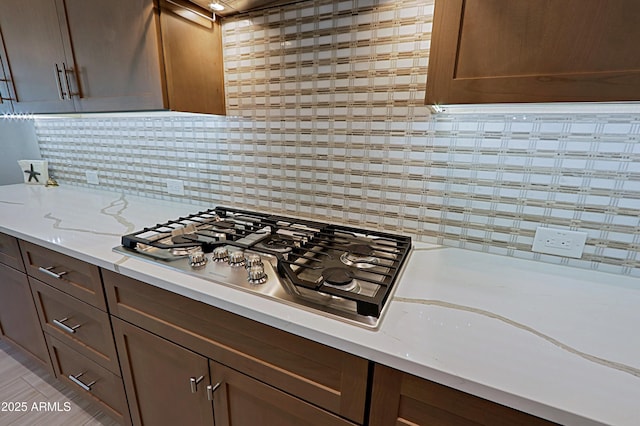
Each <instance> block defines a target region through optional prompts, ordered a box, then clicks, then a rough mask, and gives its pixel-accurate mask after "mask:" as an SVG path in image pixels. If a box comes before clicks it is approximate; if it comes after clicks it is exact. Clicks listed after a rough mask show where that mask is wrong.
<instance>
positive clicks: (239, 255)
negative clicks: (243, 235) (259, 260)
mask: <svg viewBox="0 0 640 426" xmlns="http://www.w3.org/2000/svg"><path fill="white" fill-rule="evenodd" d="M229 265H231V266H244V253H243V252H242V251H241V250H238V251H232V252H231V253H229Z"/></svg>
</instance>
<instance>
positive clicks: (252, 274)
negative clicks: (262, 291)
mask: <svg viewBox="0 0 640 426" xmlns="http://www.w3.org/2000/svg"><path fill="white" fill-rule="evenodd" d="M248 273H249V277H248V281H249V283H250V284H264V283H266V282H267V273H266V272H265V271H264V265H254V266H252V267H251V268H249V269H248Z"/></svg>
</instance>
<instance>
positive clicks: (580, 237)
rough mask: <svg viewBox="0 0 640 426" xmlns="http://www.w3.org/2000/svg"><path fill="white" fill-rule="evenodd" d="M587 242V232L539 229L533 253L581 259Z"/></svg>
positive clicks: (534, 239)
mask: <svg viewBox="0 0 640 426" xmlns="http://www.w3.org/2000/svg"><path fill="white" fill-rule="evenodd" d="M586 242H587V233H586V232H579V231H565V230H563V229H551V228H542V227H538V228H537V229H536V235H535V237H534V238H533V247H531V251H536V252H539V253H547V254H555V255H557V256H564V257H573V258H576V259H580V258H581V257H582V252H583V250H584V245H585V243H586Z"/></svg>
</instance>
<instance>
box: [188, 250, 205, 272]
mask: <svg viewBox="0 0 640 426" xmlns="http://www.w3.org/2000/svg"><path fill="white" fill-rule="evenodd" d="M206 263H207V258H206V256H205V255H204V253H203V252H201V251H195V252H193V253H189V264H190V265H191V267H192V268H200V267H202V266H204V265H206Z"/></svg>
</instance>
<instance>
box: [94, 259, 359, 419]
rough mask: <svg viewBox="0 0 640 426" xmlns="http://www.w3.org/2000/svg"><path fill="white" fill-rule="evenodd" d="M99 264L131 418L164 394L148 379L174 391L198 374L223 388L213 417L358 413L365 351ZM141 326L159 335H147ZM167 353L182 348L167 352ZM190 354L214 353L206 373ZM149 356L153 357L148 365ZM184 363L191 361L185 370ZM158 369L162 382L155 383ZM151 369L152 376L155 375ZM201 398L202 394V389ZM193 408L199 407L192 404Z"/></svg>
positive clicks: (144, 414)
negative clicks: (264, 321) (214, 304)
mask: <svg viewBox="0 0 640 426" xmlns="http://www.w3.org/2000/svg"><path fill="white" fill-rule="evenodd" d="M102 272H103V279H104V285H105V292H106V294H107V300H108V302H109V310H110V312H111V314H112V316H113V317H114V318H113V319H112V322H113V324H114V327H115V334H116V343H117V347H118V356H119V358H120V363H121V366H122V368H123V375H124V380H125V385H126V387H127V396H128V399H129V401H130V403H132V401H133V404H137V407H132V413H134V414H133V418H134V423H136V424H153V423H148V422H147V421H146V420H145V419H146V418H154V417H153V416H154V415H155V414H154V413H152V412H147V411H152V410H153V409H152V408H150V407H155V405H156V404H154V403H152V402H147V403H141V402H140V401H146V400H147V398H148V399H149V401H155V400H156V398H159V397H161V395H163V394H161V395H158V394H157V392H159V391H158V390H157V389H154V386H153V385H154V384H155V387H159V388H163V389H171V392H172V395H173V393H174V392H175V393H177V394H178V393H179V394H180V395H182V393H183V392H185V391H186V392H187V393H190V390H189V389H188V388H187V389H185V386H186V385H185V383H187V384H188V382H189V380H190V378H192V377H193V378H195V379H196V380H197V379H198V378H199V377H200V376H203V377H204V379H203V381H202V383H203V384H204V386H200V384H198V387H197V392H200V391H201V390H202V389H205V388H206V386H208V385H209V384H210V382H211V383H220V388H219V389H217V390H216V391H215V392H214V395H224V397H221V396H215V398H216V399H215V401H214V402H215V403H214V406H213V411H214V412H215V418H216V425H218V424H219V423H221V424H233V425H244V424H250V425H252V424H255V423H252V422H251V421H250V420H249V419H255V417H252V416H251V415H249V413H245V412H240V411H239V410H241V407H243V406H245V405H244V404H247V405H246V406H252V407H254V408H255V409H256V410H258V412H260V413H262V414H261V415H263V416H264V417H265V418H271V419H274V421H275V420H277V422H276V423H273V424H280V423H278V422H279V421H283V422H284V424H292V425H293V424H300V423H299V422H300V421H301V419H304V420H305V421H306V422H307V424H318V425H324V424H352V423H350V422H353V423H358V424H362V423H363V422H364V417H365V416H364V415H365V404H366V395H367V380H368V374H369V371H368V369H369V362H368V361H367V360H365V359H362V358H359V357H356V356H354V355H351V354H348V353H345V352H342V351H339V350H337V349H334V348H330V347H327V346H324V345H321V344H319V343H316V342H313V341H310V340H306V339H303V338H301V337H298V336H294V335H292V334H289V333H286V332H283V331H281V330H277V329H275V328H272V327H269V326H266V325H263V324H260V323H257V322H255V321H251V320H249V319H246V318H243V317H240V316H238V315H235V314H232V313H229V312H225V311H223V310H220V309H217V308H214V307H212V306H210V305H206V304H204V303H200V302H197V301H194V300H192V299H188V298H186V297H183V296H180V295H177V294H175V293H171V292H169V291H166V290H163V289H160V288H157V287H154V286H150V285H148V284H145V283H142V282H140V281H136V280H133V279H131V278H128V277H124V276H122V275H119V274H116V273H114V272H110V271H106V270H103V271H102ZM115 317H117V318H115ZM118 319H122V320H124V321H126V322H127V323H131V324H133V325H134V326H135V328H134V329H132V328H131V327H128V326H126V324H125V325H123V324H122V322H121V321H118ZM137 327H140V329H137ZM136 329H137V331H135V330H136ZM143 330H144V331H143ZM148 333H153V334H154V335H157V336H162V339H160V340H154V339H151V337H149V336H147V335H148ZM164 339H168V341H165V340H164ZM169 341H170V342H169ZM154 342H155V343H154ZM174 347H175V351H174V350H172V349H171V348H174ZM177 348H181V349H182V348H187V349H183V351H180V350H178V349H177ZM184 351H186V352H184ZM173 352H180V353H182V355H181V356H178V355H175V356H174V355H171V356H170V355H168V354H169V353H173ZM177 360H180V361H177ZM183 360H184V361H183ZM198 360H200V361H202V360H204V361H206V360H213V361H214V363H213V364H212V367H211V376H210V377H211V380H210V381H209V376H208V375H207V374H208V368H207V367H206V365H207V364H206V362H205V364H202V363H201V362H200V361H198ZM152 363H158V365H157V366H156V367H155V368H151V367H150V365H151V364H152ZM160 365H161V366H162V367H160ZM184 366H189V368H188V369H186V370H184V371H183V367H184ZM223 367H224V368H223ZM138 368H140V369H141V371H142V372H141V373H140V372H137V371H136V370H137V369H138ZM168 370H171V371H168ZM165 373H166V376H167V382H159V381H161V380H163V378H162V376H163V375H164V374H165ZM205 373H206V374H205ZM138 374H142V375H143V377H146V378H148V380H147V379H143V378H141V377H139V376H137V375H138ZM154 374H155V375H159V376H160V377H157V378H156V379H153V377H152V376H153V375H154ZM154 380H155V381H154ZM141 381H142V382H144V383H145V385H144V386H143V387H140V385H139V383H141ZM160 383H166V385H165V384H162V385H160ZM251 389H254V390H255V392H256V394H255V395H253V396H251V395H247V392H249V393H251ZM205 390H206V389H205ZM263 392H264V393H263ZM138 393H141V394H138ZM258 393H260V395H258ZM183 397H185V396H184V395H182V396H177V397H176V398H180V399H182V398H183ZM189 398H192V397H191V396H189ZM203 398H204V399H205V400H207V396H206V395H204V394H203ZM221 398H222V399H221ZM136 401H138V402H136ZM198 401H200V400H198ZM193 403H194V404H195V402H193ZM145 404H146V405H145ZM185 404H186V402H185ZM197 404H198V405H197V407H200V405H199V404H200V402H198V403H197ZM209 406H211V404H210V403H209ZM154 409H156V410H157V409H158V408H157V407H156V408H154ZM193 410H194V411H195V412H197V413H200V411H199V410H200V408H193ZM209 410H211V407H209ZM136 412H138V414H137V415H136V414H135V413H136ZM210 415H213V414H212V413H210ZM198 416H202V414H198ZM247 416H248V417H247ZM136 418H137V419H142V420H141V421H140V420H138V421H136ZM245 422H247V423H245ZM262 424H270V423H262Z"/></svg>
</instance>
